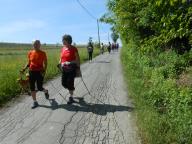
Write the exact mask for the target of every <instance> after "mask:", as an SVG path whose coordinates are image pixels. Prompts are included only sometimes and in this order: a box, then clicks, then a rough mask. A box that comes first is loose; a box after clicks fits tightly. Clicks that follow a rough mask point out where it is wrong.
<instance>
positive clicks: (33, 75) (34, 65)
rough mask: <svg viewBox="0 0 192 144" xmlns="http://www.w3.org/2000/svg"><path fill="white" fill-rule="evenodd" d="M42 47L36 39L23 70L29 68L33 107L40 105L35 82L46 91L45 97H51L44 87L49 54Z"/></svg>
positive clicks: (39, 88)
mask: <svg viewBox="0 0 192 144" xmlns="http://www.w3.org/2000/svg"><path fill="white" fill-rule="evenodd" d="M40 47H41V43H40V41H39V40H35V42H34V43H33V50H31V51H29V53H28V63H27V65H26V66H25V67H24V68H23V70H22V72H24V71H25V70H26V69H27V68H29V84H30V90H31V96H32V98H33V106H32V107H31V108H32V109H34V108H36V107H38V106H39V104H38V102H37V100H36V90H35V84H36V85H37V89H38V90H39V91H43V92H44V93H45V98H46V99H49V94H48V90H47V89H45V88H43V79H44V75H45V72H46V69H47V56H46V53H45V52H44V51H42V50H41V49H40Z"/></svg>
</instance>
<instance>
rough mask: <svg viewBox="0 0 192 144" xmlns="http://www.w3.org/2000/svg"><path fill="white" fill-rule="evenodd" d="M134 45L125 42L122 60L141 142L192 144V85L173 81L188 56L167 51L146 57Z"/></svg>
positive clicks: (145, 143) (152, 143) (189, 72)
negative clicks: (133, 102)
mask: <svg viewBox="0 0 192 144" xmlns="http://www.w3.org/2000/svg"><path fill="white" fill-rule="evenodd" d="M135 47H136V45H134V43H129V44H128V45H124V47H123V49H122V53H121V61H122V64H123V69H124V76H125V78H126V82H127V83H128V84H127V85H128V89H129V95H130V96H131V97H132V98H133V99H134V101H135V107H136V108H135V114H136V118H137V125H138V127H139V130H140V131H139V132H140V135H141V138H142V143H143V144H192V87H191V86H188V85H183V86H180V85H178V84H177V83H176V82H177V79H178V78H179V76H178V74H180V71H181V69H183V67H184V66H186V65H187V64H186V63H185V62H186V60H187V59H188V56H186V55H183V56H177V55H176V54H175V53H174V52H172V51H170V52H164V53H160V54H158V55H152V56H150V57H149V56H146V55H141V54H140V53H139V52H137V51H135V50H134V49H135ZM162 62H163V63H162ZM184 72H185V69H184ZM187 74H188V75H190V74H191V67H190V66H189V67H188V69H187Z"/></svg>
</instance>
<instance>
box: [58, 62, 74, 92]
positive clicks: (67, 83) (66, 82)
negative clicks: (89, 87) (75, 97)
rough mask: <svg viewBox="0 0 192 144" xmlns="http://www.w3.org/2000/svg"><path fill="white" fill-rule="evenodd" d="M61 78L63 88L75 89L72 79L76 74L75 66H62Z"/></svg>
mask: <svg viewBox="0 0 192 144" xmlns="http://www.w3.org/2000/svg"><path fill="white" fill-rule="evenodd" d="M62 69H63V70H62V78H61V83H62V86H63V87H64V88H67V89H68V90H75V87H74V80H75V76H76V67H75V66H74V67H73V68H72V69H70V70H69V69H65V68H62Z"/></svg>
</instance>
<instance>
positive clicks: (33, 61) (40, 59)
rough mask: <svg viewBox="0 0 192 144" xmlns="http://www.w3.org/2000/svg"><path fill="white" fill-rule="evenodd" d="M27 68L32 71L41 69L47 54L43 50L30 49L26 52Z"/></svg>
mask: <svg viewBox="0 0 192 144" xmlns="http://www.w3.org/2000/svg"><path fill="white" fill-rule="evenodd" d="M28 60H29V69H30V70H32V71H41V70H43V64H44V62H45V61H47V56H46V53H45V52H44V51H41V50H38V51H36V50H31V51H29V53H28Z"/></svg>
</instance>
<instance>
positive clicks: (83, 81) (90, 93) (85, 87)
mask: <svg viewBox="0 0 192 144" xmlns="http://www.w3.org/2000/svg"><path fill="white" fill-rule="evenodd" d="M81 80H82V82H83V84H84V86H85V88H86V90H87V92H88V93H89V95H90V96H91V97H92V95H91V93H90V91H89V89H88V88H87V85H86V84H85V82H84V80H83V77H82V75H81ZM95 99H96V100H98V101H99V102H101V103H102V104H105V103H104V102H102V101H101V100H99V99H98V98H95Z"/></svg>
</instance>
